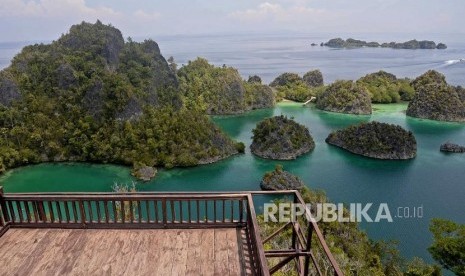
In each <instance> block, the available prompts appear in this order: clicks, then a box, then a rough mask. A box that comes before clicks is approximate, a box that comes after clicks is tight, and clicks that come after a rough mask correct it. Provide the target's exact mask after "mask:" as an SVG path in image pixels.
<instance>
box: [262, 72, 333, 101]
mask: <svg viewBox="0 0 465 276" xmlns="http://www.w3.org/2000/svg"><path fill="white" fill-rule="evenodd" d="M270 86H271V87H274V88H275V89H276V90H277V98H278V99H283V98H284V99H288V100H291V101H296V102H306V101H308V100H310V99H311V98H312V97H316V96H317V95H319V94H321V93H322V92H323V91H324V89H325V87H324V84H323V75H322V74H321V72H320V70H313V71H309V72H307V73H305V74H304V76H303V77H300V76H299V75H298V74H295V73H283V74H281V75H279V76H278V77H276V79H274V80H273V82H271V84H270Z"/></svg>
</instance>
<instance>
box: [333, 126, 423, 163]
mask: <svg viewBox="0 0 465 276" xmlns="http://www.w3.org/2000/svg"><path fill="white" fill-rule="evenodd" d="M326 142H327V143H328V144H331V145H334V146H337V147H340V148H343V149H345V150H347V151H350V152H352V153H355V154H358V155H363V156H366V157H371V158H376V159H392V160H396V159H411V158H414V157H415V156H416V153H417V142H416V139H415V136H414V135H413V133H412V132H410V131H407V130H405V129H403V128H402V127H400V126H397V125H391V124H385V123H379V122H371V123H364V124H360V125H354V126H350V127H348V128H346V129H343V130H338V131H335V132H332V133H331V134H329V136H328V138H326Z"/></svg>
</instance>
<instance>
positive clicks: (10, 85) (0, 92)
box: [0, 72, 21, 107]
mask: <svg viewBox="0 0 465 276" xmlns="http://www.w3.org/2000/svg"><path fill="white" fill-rule="evenodd" d="M20 97H21V94H20V93H19V89H18V85H17V84H16V81H14V80H13V78H12V77H11V76H9V74H7V73H5V72H1V73H0V105H3V106H6V107H9V106H10V105H11V103H12V102H13V101H14V100H18V99H19V98H20Z"/></svg>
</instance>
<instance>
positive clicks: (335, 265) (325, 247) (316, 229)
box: [295, 192, 344, 276]
mask: <svg viewBox="0 0 465 276" xmlns="http://www.w3.org/2000/svg"><path fill="white" fill-rule="evenodd" d="M295 196H296V198H297V200H298V201H299V203H300V204H302V205H303V206H304V210H305V215H306V217H307V218H313V215H312V213H311V211H310V209H309V208H308V206H307V205H306V204H305V201H304V199H303V198H302V195H301V194H300V193H299V192H296V193H295ZM309 224H311V226H312V227H313V231H314V232H315V234H316V236H317V238H318V241H319V243H320V245H321V246H322V247H323V251H324V252H325V255H326V256H327V257H328V259H329V262H330V263H331V266H332V267H333V269H334V273H335V275H337V276H344V274H343V273H342V270H341V269H340V268H339V265H338V263H337V262H336V259H335V258H334V256H333V254H332V253H331V250H329V247H328V244H327V243H326V240H325V238H324V237H323V234H322V233H321V231H320V228H319V227H318V223H317V222H316V221H315V220H314V219H309Z"/></svg>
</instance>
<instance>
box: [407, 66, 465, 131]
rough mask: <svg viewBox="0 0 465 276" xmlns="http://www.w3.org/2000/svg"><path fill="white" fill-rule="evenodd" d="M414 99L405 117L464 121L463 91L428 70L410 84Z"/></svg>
mask: <svg viewBox="0 0 465 276" xmlns="http://www.w3.org/2000/svg"><path fill="white" fill-rule="evenodd" d="M412 86H413V87H414V88H415V90H416V94H415V97H414V98H413V99H412V101H411V102H410V103H409V106H408V109H407V115H408V116H411V117H417V118H424V119H431V120H438V121H456V122H463V121H465V90H464V89H463V88H462V87H454V86H451V85H448V84H447V82H446V79H445V77H444V75H442V74H441V73H438V72H436V71H434V70H430V71H428V72H426V73H425V74H423V75H421V76H419V77H418V78H416V79H415V80H414V81H413V82H412Z"/></svg>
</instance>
